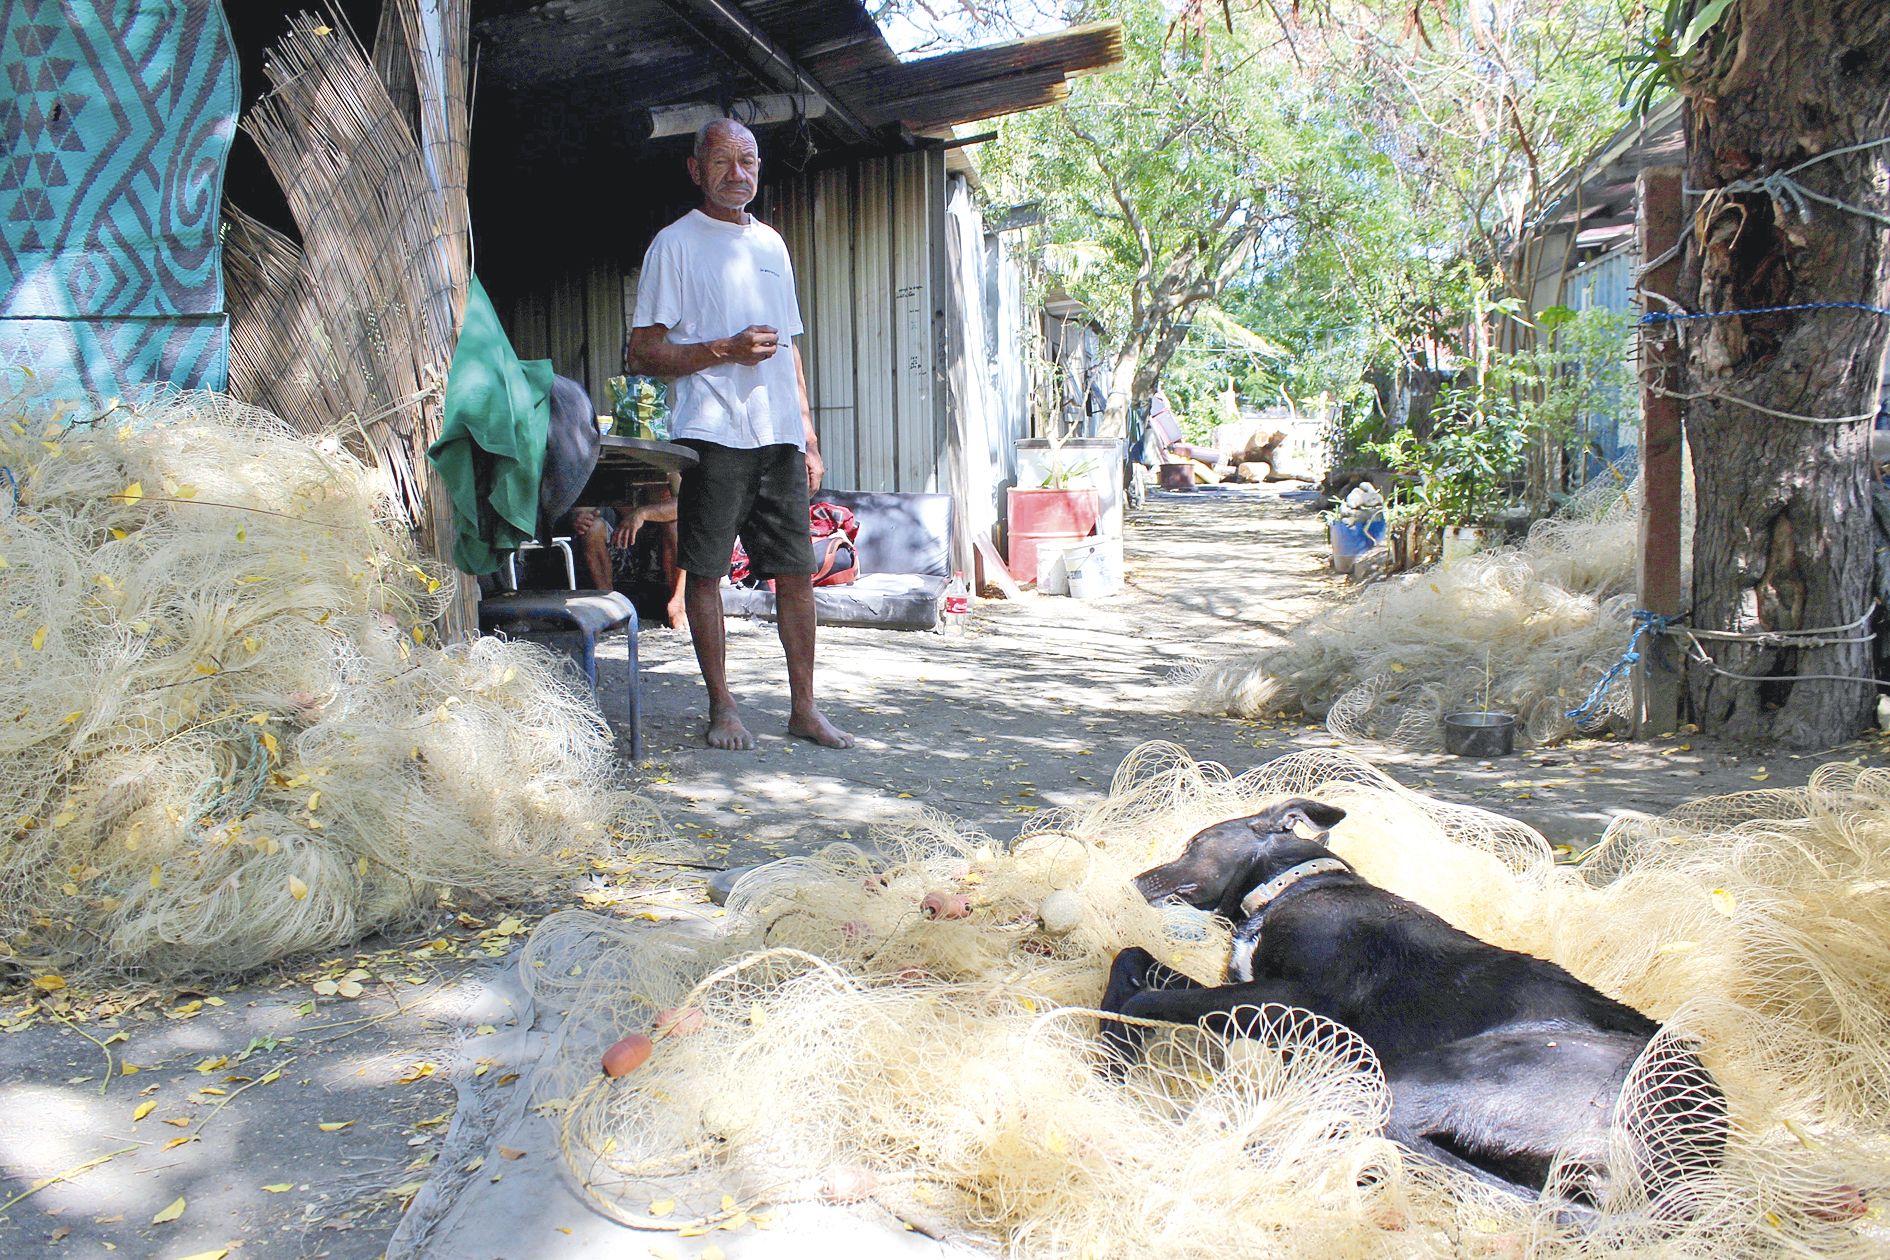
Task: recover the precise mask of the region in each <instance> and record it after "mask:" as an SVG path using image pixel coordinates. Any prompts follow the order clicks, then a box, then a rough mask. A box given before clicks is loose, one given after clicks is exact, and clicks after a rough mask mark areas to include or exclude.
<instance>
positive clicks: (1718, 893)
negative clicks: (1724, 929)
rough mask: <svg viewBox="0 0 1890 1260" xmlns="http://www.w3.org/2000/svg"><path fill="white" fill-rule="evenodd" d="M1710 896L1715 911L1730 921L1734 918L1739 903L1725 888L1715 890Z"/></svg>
mask: <svg viewBox="0 0 1890 1260" xmlns="http://www.w3.org/2000/svg"><path fill="white" fill-rule="evenodd" d="M1708 895H1709V896H1711V897H1712V899H1713V909H1715V910H1717V911H1719V912H1720V913H1721V914H1723V915H1725V916H1726V917H1727V918H1729V919H1730V918H1732V916H1733V910H1734V909H1736V908H1737V907H1738V904H1739V903H1738V902H1737V901H1735V900H1734V899H1733V895H1732V894H1731V893H1729V892H1727V891H1726V890H1725V889H1724V888H1715V889H1714V890H1713V891H1712V892H1711V893H1710V894H1708Z"/></svg>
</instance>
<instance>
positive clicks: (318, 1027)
mask: <svg viewBox="0 0 1890 1260" xmlns="http://www.w3.org/2000/svg"><path fill="white" fill-rule="evenodd" d="M1322 543H1323V529H1322V526H1321V524H1320V522H1319V520H1318V518H1317V515H1316V512H1315V510H1314V507H1313V506H1312V505H1311V504H1309V503H1308V502H1306V501H1305V498H1304V496H1296V495H1292V494H1282V493H1279V492H1277V491H1275V490H1273V489H1271V488H1261V489H1257V490H1239V491H1231V490H1230V491H1227V492H1221V493H1199V494H1194V495H1156V496H1153V498H1152V500H1151V502H1150V504H1149V506H1148V507H1147V508H1146V509H1144V510H1143V511H1142V512H1141V513H1139V514H1138V515H1137V516H1136V517H1135V518H1133V519H1132V522H1131V526H1130V536H1129V541H1128V551H1129V566H1128V567H1129V581H1128V584H1127V587H1126V589H1124V590H1123V591H1122V592H1121V593H1119V594H1117V595H1114V596H1112V597H1110V598H1108V599H1104V600H1100V601H1095V602H1093V603H1079V602H1077V601H1074V600H1070V599H1064V598H1055V597H1036V596H1030V597H1026V598H1025V599H1023V600H1021V601H1018V602H1015V603H1006V602H1002V601H989V602H980V604H979V605H978V607H977V610H976V612H975V614H974V616H973V618H972V622H971V625H970V627H969V628H968V630H967V631H966V633H964V634H962V635H942V634H906V633H896V632H877V631H866V630H824V631H822V633H821V637H820V649H819V676H818V677H819V687H820V691H821V695H822V698H823V702H824V704H825V706H826V707H827V709H828V711H829V714H830V716H832V717H834V718H835V719H836V720H837V721H839V722H840V723H841V724H842V725H844V726H846V727H847V728H848V729H850V730H851V731H852V732H854V733H855V734H856V735H857V736H858V737H859V747H857V748H855V749H852V750H849V751H832V750H826V749H820V748H815V747H812V746H810V745H807V744H804V743H800V742H798V741H793V740H789V739H788V738H786V737H785V735H784V734H783V733H782V731H783V727H784V725H785V720H786V713H787V695H786V683H785V677H784V674H783V669H782V665H781V657H780V651H779V648H778V647H777V645H776V643H775V641H774V634H773V629H772V627H769V626H765V625H754V624H749V623H740V622H731V623H730V635H729V654H730V665H731V668H730V673H731V678H732V681H733V684H734V686H735V688H736V690H737V692H738V694H739V695H740V696H742V697H743V699H744V703H745V705H746V716H747V720H748V723H749V725H750V727H751V728H752V729H753V730H754V731H755V732H756V734H757V735H758V736H759V737H760V746H759V748H758V749H756V750H755V751H754V752H751V753H722V752H715V751H712V750H709V749H707V748H704V747H702V746H701V745H700V742H699V740H700V731H701V726H702V688H701V683H700V681H699V679H698V678H697V675H696V670H695V664H694V659H693V656H692V654H691V652H690V649H689V644H688V640H687V638H686V636H685V635H683V634H681V633H679V632H675V631H669V630H658V629H652V630H647V631H645V632H644V634H643V636H642V639H641V653H642V681H643V696H644V711H645V738H646V741H647V753H648V760H646V761H645V762H644V763H643V764H642V765H641V766H639V767H636V768H634V771H633V774H634V777H635V779H636V780H637V781H638V782H639V783H640V785H641V786H642V788H643V790H645V791H646V792H647V794H648V795H649V796H650V797H651V798H652V799H653V800H655V801H656V802H657V803H658V805H659V806H660V808H661V809H662V811H663V813H664V815H665V817H666V819H667V822H668V825H669V826H670V827H672V828H673V829H674V830H675V831H676V833H677V834H678V835H680V836H682V837H685V838H688V839H690V840H692V841H694V842H696V843H698V844H699V845H700V846H701V849H702V851H703V853H704V854H705V865H707V866H719V865H724V864H726V865H735V864H741V863H747V862H754V861H760V860H766V859H767V858H770V857H773V856H778V855H783V854H790V853H794V852H797V851H803V850H806V849H808V848H810V847H813V846H816V845H819V844H822V843H825V842H827V841H830V840H836V839H852V840H865V839H867V838H868V836H869V833H870V829H871V827H872V826H873V824H874V823H876V822H880V821H883V820H887V819H891V818H896V817H898V816H900V815H902V814H905V813H908V812H910V811H912V810H914V809H919V808H929V809H934V810H939V811H942V812H944V813H947V814H950V815H952V816H954V817H956V818H959V819H961V820H964V821H967V822H970V823H973V824H975V825H977V826H978V827H980V828H982V829H984V830H985V831H987V832H988V833H989V834H990V835H991V836H992V837H993V838H994V839H998V840H1004V839H1008V838H1009V837H1011V836H1014V835H1015V834H1016V833H1017V831H1018V829H1019V828H1020V827H1021V826H1022V825H1024V824H1025V823H1026V822H1027V821H1028V819H1029V815H1031V814H1032V813H1035V812H1036V811H1038V810H1040V809H1043V808H1046V807H1049V806H1055V805H1065V804H1075V803H1079V802H1082V801H1085V800H1089V799H1092V798H1094V797H1096V796H1098V795H1100V794H1102V793H1104V792H1105V791H1106V790H1107V788H1108V784H1109V780H1110V777H1111V775H1112V774H1113V773H1114V771H1115V768H1116V766H1117V764H1118V763H1119V762H1120V761H1121V760H1122V758H1123V756H1124V755H1125V754H1126V753H1128V752H1129V751H1130V750H1131V749H1133V748H1135V747H1136V746H1138V745H1140V744H1142V743H1145V742H1147V741H1150V740H1167V741H1171V742H1173V743H1175V744H1178V745H1180V746H1182V747H1183V748H1185V749H1187V750H1188V751H1189V752H1190V753H1191V754H1193V755H1194V756H1195V757H1197V758H1199V759H1202V760H1210V761H1216V762H1220V763H1222V764H1224V765H1226V766H1228V767H1230V768H1232V769H1235V770H1244V769H1247V768H1249V767H1251V766H1253V765H1256V764H1259V763H1261V762H1264V761H1267V760H1270V759H1271V758H1273V757H1276V756H1279V755H1282V754H1284V753H1287V752H1291V751H1294V750H1297V749H1301V748H1307V747H1332V746H1336V745H1337V743H1338V741H1337V740H1336V739H1334V738H1333V737H1332V736H1331V735H1330V734H1329V733H1328V732H1326V731H1325V730H1324V729H1323V728H1320V727H1308V726H1296V725H1292V724H1279V725H1269V724H1259V723H1252V722H1241V721H1234V720H1230V719H1226V718H1220V717H1211V716H1203V715H1199V714H1191V713H1186V712H1183V711H1181V708H1180V699H1181V695H1182V689H1181V687H1180V686H1179V685H1178V679H1180V678H1181V677H1183V676H1184V675H1185V673H1186V671H1187V670H1188V668H1189V667H1190V666H1191V665H1193V664H1195V663H1198V662H1200V661H1204V660H1209V659H1213V658H1216V657H1219V656H1222V655H1226V654H1231V653H1244V652H1256V651H1260V650H1263V649H1264V648H1265V647H1266V646H1267V645H1268V644H1269V643H1274V642H1278V641H1279V639H1280V637H1281V636H1282V635H1283V634H1284V633H1285V631H1286V630H1287V629H1288V628H1289V627H1291V626H1292V625H1294V624H1295V623H1297V622H1299V621H1301V620H1303V619H1304V618H1305V617H1306V616H1308V615H1309V614H1311V613H1312V612H1314V611H1316V610H1318V609H1320V608H1322V607H1324V606H1326V605H1327V604H1329V603H1330V602H1331V601H1333V600H1336V599H1342V598H1345V597H1346V591H1345V588H1344V586H1343V584H1342V583H1340V582H1339V581H1338V580H1336V579H1334V578H1331V577H1329V576H1327V575H1326V574H1325V573H1324V572H1323V568H1322V565H1323V560H1324V553H1323V549H1322ZM624 669H625V665H624V654H623V651H622V648H621V646H619V647H617V648H616V650H615V653H614V655H611V656H610V657H609V659H607V660H606V661H605V662H604V669H603V673H604V677H603V680H602V682H603V688H604V695H605V698H606V708H607V709H608V710H610V711H612V712H618V711H619V708H618V706H620V705H621V696H622V687H623V686H624V682H625V679H624ZM1884 748H1885V745H1884V744H1883V742H1882V741H1881V740H1878V739H1876V738H1872V739H1870V740H1867V741H1861V742H1859V743H1858V744H1856V745H1853V746H1847V747H1845V748H1842V749H1838V750H1835V751H1833V752H1832V753H1828V754H1824V755H1821V756H1788V755H1784V754H1762V753H1755V752H1753V751H1750V750H1732V749H1718V748H1713V747H1711V746H1709V745H1708V744H1706V742H1705V741H1702V740H1700V739H1699V738H1698V737H1696V736H1688V735H1676V736H1675V737H1673V738H1670V739H1662V740H1658V741H1655V742H1653V743H1649V744H1627V743H1609V742H1587V743H1583V744H1580V745H1576V746H1571V747H1564V748H1559V749H1554V750H1547V751H1544V752H1539V753H1527V754H1521V755H1517V756H1512V757H1508V758H1503V759H1501V760H1497V761H1488V762H1478V761H1471V760H1463V759H1458V758H1454V757H1446V756H1444V755H1441V754H1415V753H1408V752H1400V751H1396V750H1390V749H1383V748H1371V749H1358V750H1355V751H1358V752H1360V753H1361V755H1364V756H1366V757H1367V758H1368V759H1369V760H1371V761H1373V762H1374V763H1375V764H1377V765H1378V766H1379V767H1381V768H1382V769H1384V770H1386V771H1387V772H1388V773H1390V774H1391V775H1392V776H1394V777H1395V778H1397V779H1399V780H1400V781H1401V782H1403V783H1405V784H1407V785H1409V786H1412V787H1416V788H1419V789H1421V790H1424V791H1427V792H1431V793H1433V794H1435V795H1437V796H1440V797H1443V798H1447V799H1452V800H1458V801H1463V802H1467V803H1472V804H1478V805H1482V806H1484V807H1486V808H1490V809H1494V810H1497V811H1499V812H1502V813H1506V814H1509V815H1511V816H1513V817H1516V818H1519V819H1522V820H1523V821H1526V822H1528V823H1530V824H1531V825H1533V826H1535V827H1536V828H1538V829H1539V830H1540V831H1542V832H1543V833H1544V834H1545V835H1547V836H1548V837H1549V838H1550V840H1552V841H1554V842H1556V843H1558V844H1567V845H1569V846H1571V847H1573V848H1581V847H1584V846H1585V845H1587V844H1589V843H1592V842H1593V841H1594V840H1596V839H1598V838H1599V836H1600V834H1601V832H1602V830H1603V828H1605V826H1606V825H1607V822H1608V820H1609V819H1611V818H1612V817H1614V816H1616V815H1617V814H1619V813H1621V812H1623V811H1640V812H1649V813H1657V812H1661V811H1664V810H1666V809H1669V808H1672V807H1673V806H1675V805H1678V804H1680V803H1682V802H1684V801H1688V800H1692V799H1696V798H1698V797H1702V796H1709V795H1718V794H1722V793H1727V792H1734V791H1742V790H1747V789H1750V788H1753V787H1757V786H1760V785H1763V786H1766V787H1789V786H1794V785H1797V784H1801V783H1803V782H1804V780H1805V779H1806V778H1807V777H1808V776H1809V774H1810V772H1811V771H1812V770H1813V769H1814V768H1815V767H1816V766H1817V765H1818V764H1820V763H1821V762H1823V761H1826V760H1833V759H1851V758H1856V757H1864V758H1867V759H1870V760H1880V759H1881V754H1882V753H1883V751H1884ZM706 874H707V872H706V871H694V870H689V871H685V872H683V873H682V875H681V876H677V875H676V874H674V873H672V874H671V876H670V877H669V880H668V883H669V884H670V886H671V888H672V890H673V891H675V890H680V893H681V895H683V896H693V895H695V893H696V890H697V887H698V883H699V879H700V877H702V876H704V875H706ZM572 876H573V878H572V881H571V883H570V885H569V886H568V888H567V889H566V890H565V891H564V893H563V894H562V895H561V897H560V898H558V899H557V901H555V902H554V903H552V904H550V905H545V906H538V907H532V908H530V909H531V910H532V911H536V912H539V913H542V912H543V911H544V910H546V909H549V908H554V907H555V905H568V904H573V903H574V902H576V901H578V900H580V899H581V898H582V897H583V895H584V894H585V893H586V891H591V892H592V893H593V895H594V894H595V880H596V879H598V878H606V879H608V878H610V877H611V876H610V873H609V872H601V873H600V872H595V871H585V872H573V873H572ZM534 918H535V915H534V914H533V913H528V912H525V911H521V910H516V909H515V910H511V911H508V910H506V909H503V908H490V907H479V908H458V907H447V908H443V910H442V912H441V915H440V917H439V920H438V922H437V923H436V924H434V925H432V926H431V927H430V929H429V930H428V931H426V932H424V933H420V934H416V935H415V936H413V937H412V938H411V939H405V940H399V941H387V940H376V941H372V942H369V943H368V945H367V946H366V947H364V948H363V950H361V951H360V952H358V953H355V954H350V955H347V956H338V957H335V958H328V959H307V960H301V962H300V963H299V964H297V965H295V966H293V967H290V968H285V969H282V970H280V971H279V972H277V973H274V974H270V975H265V976H263V977H260V978H253V979H251V980H250V981H249V982H247V983H245V984H242V985H239V986H235V987H228V986H209V987H206V988H205V989H203V990H200V991H188V992H180V991H177V990H176V989H173V988H165V989H162V990H152V989H149V988H144V989H138V988H131V989H126V990H123V991H114V992H102V991H100V992H90V991H84V992H79V993H74V994H63V995H62V994H54V995H51V997H50V998H45V999H42V1000H41V1001H40V1002H39V1003H38V1005H37V1006H36V1007H35V1008H34V1009H32V1010H31V1011H30V1012H29V1011H28V1003H29V1000H30V999H29V998H28V997H27V996H26V995H24V994H20V993H14V994H10V995H5V996H0V1034H3V1035H0V1103H3V1104H4V1105H0V1174H3V1175H0V1199H10V1200H12V1201H11V1202H5V1203H3V1204H0V1255H7V1256H25V1255H73V1256H96V1255H102V1254H110V1253H114V1252H115V1253H117V1254H122V1255H128V1256H140V1257H142V1256H152V1257H172V1258H177V1260H182V1258H184V1257H201V1256H220V1255H229V1256H237V1257H240V1258H241V1260H273V1258H275V1257H283V1258H287V1257H318V1256H333V1257H361V1258H363V1260H365V1258H368V1257H375V1256H380V1255H382V1254H383V1253H384V1252H385V1251H386V1250H387V1249H388V1246H389V1241H390V1239H391V1238H392V1237H393V1235H394V1230H395V1227H396V1224H397V1222H398V1220H399V1218H400V1213H401V1211H402V1209H403V1207H404V1205H405V1204H406V1203H407V1202H408V1201H409V1200H410V1199H411V1198H412V1196H413V1195H414V1194H415V1193H416V1192H417V1191H418V1190H419V1188H420V1187H421V1185H422V1184H423V1183H424V1182H425V1181H426V1180H427V1179H428V1178H429V1177H430V1176H431V1175H432V1174H433V1172H434V1171H435V1170H434V1167H433V1161H434V1159H435V1152H436V1151H437V1150H438V1149H439V1147H440V1145H441V1141H440V1140H441V1137H442V1135H443V1133H444V1131H445V1129H446V1128H447V1126H448V1124H449V1123H450V1120H451V1117H452V1115H453V1111H454V1107H455V1097H456V1092H455V1084H454V1083H452V1082H453V1081H458V1082H459V1084H460V1087H462V1088H463V1087H465V1086H466V1085H467V1084H468V1083H470V1082H472V1081H474V1080H475V1079H477V1080H478V1081H479V1083H480V1085H481V1087H482V1088H496V1089H504V1088H506V1087H507V1084H508V1083H507V1081H506V1080H505V1074H504V1073H503V1072H502V1071H501V1072H499V1073H498V1074H497V1075H496V1077H495V1078H492V1079H487V1078H486V1074H487V1071H488V1070H489V1069H491V1068H492V1067H493V1065H492V1064H490V1063H482V1062H481V1060H480V1059H479V1058H478V1057H477V1052H476V1049H475V1050H468V1049H466V1048H465V1042H466V1040H467V1038H468V1037H471V1036H476V1035H481V1034H490V1033H494V1032H495V1031H496V1032H503V1031H504V1030H505V1029H506V1028H507V1027H508V1025H509V1022H510V1021H511V1020H512V1018H513V1012H512V1009H511V1008H510V1007H507V1006H506V1005H504V1004H503V1003H501V1002H496V1001H493V1000H491V999H490V997H489V992H488V990H489V985H490V982H491V980H492V978H493V976H494V974H495V971H496V970H497V969H499V968H502V967H504V966H505V965H506V961H507V959H508V958H509V957H510V956H511V954H512V953H513V951H514V950H515V949H516V948H517V946H518V944H519V943H520V942H521V941H522V940H523V939H524V933H525V932H526V931H527V930H528V928H529V925H530V923H531V922H532V921H533V920H534ZM318 983H320V984H322V988H321V989H319V990H318V989H317V988H316V985H317V984H318ZM348 993H356V994H357V995H356V996H353V997H349V996H347V994H348ZM127 1067H129V1069H132V1070H131V1071H130V1073H129V1074H127ZM147 1103H148V1104H151V1105H150V1106H149V1107H147V1106H146V1104H147ZM541 1154H542V1153H541ZM479 1175H491V1176H492V1178H493V1179H494V1180H496V1179H497V1178H498V1177H501V1176H503V1175H504V1170H503V1169H500V1170H498V1171H497V1172H496V1173H495V1172H492V1170H489V1169H482V1170H479ZM180 1204H181V1206H180ZM491 1254H492V1255H494V1256H501V1255H505V1256H512V1257H526V1256H555V1255H557V1254H558V1240H557V1239H556V1238H555V1237H552V1238H534V1239H530V1240H526V1239H494V1240H492V1249H491ZM625 1254H630V1255H641V1254H643V1250H642V1248H641V1246H630V1247H629V1248H628V1250H627V1251H626V1253H625Z"/></svg>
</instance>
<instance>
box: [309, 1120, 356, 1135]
mask: <svg viewBox="0 0 1890 1260" xmlns="http://www.w3.org/2000/svg"><path fill="white" fill-rule="evenodd" d="M353 1123H354V1121H352V1120H324V1121H322V1122H321V1123H320V1124H318V1125H316V1126H315V1127H316V1128H318V1129H320V1130H321V1131H322V1132H323V1133H336V1132H339V1131H340V1130H342V1129H345V1128H347V1127H348V1126H349V1125H351V1124H353Z"/></svg>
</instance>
